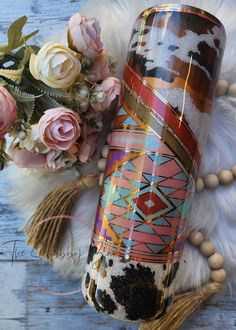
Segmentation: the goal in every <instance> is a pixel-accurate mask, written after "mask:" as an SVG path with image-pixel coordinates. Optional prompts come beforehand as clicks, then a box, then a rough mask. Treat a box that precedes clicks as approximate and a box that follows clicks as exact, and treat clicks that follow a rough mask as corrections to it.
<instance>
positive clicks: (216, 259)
mask: <svg viewBox="0 0 236 330" xmlns="http://www.w3.org/2000/svg"><path fill="white" fill-rule="evenodd" d="M223 264H224V258H223V257H222V255H221V254H219V253H214V254H213V255H212V256H210V257H209V258H208V265H209V266H210V268H211V269H219V268H221V267H222V266H223Z"/></svg>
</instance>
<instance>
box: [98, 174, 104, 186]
mask: <svg viewBox="0 0 236 330" xmlns="http://www.w3.org/2000/svg"><path fill="white" fill-rule="evenodd" d="M103 177H104V173H100V175H99V186H101V185H102V183H103Z"/></svg>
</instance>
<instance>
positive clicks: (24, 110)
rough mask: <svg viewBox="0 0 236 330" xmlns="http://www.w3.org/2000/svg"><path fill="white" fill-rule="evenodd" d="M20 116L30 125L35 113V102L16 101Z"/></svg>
mask: <svg viewBox="0 0 236 330" xmlns="http://www.w3.org/2000/svg"><path fill="white" fill-rule="evenodd" d="M16 104H17V110H18V116H19V118H20V119H23V120H24V121H25V122H26V123H29V122H30V120H31V118H32V116H33V112H34V107H35V102H34V101H31V102H21V101H16Z"/></svg>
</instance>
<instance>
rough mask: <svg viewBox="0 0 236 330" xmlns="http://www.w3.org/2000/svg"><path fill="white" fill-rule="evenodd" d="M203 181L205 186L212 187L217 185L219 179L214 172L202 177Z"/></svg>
mask: <svg viewBox="0 0 236 330" xmlns="http://www.w3.org/2000/svg"><path fill="white" fill-rule="evenodd" d="M204 183H205V185H206V187H207V188H209V189H214V188H216V187H218V186H219V179H218V177H217V176H216V175H215V174H208V175H207V176H206V177H205V178H204Z"/></svg>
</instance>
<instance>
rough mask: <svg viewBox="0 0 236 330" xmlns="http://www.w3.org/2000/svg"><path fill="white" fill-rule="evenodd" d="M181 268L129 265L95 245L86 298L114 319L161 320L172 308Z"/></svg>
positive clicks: (91, 251)
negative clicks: (177, 277) (177, 276)
mask: <svg viewBox="0 0 236 330" xmlns="http://www.w3.org/2000/svg"><path fill="white" fill-rule="evenodd" d="M178 266H179V263H175V264H174V265H167V264H154V263H143V262H137V261H130V260H128V261H126V260H125V259H122V258H120V257H117V256H114V255H111V254H109V253H106V252H104V251H103V252H101V251H99V250H98V249H97V247H96V246H94V245H91V246H90V249H89V254H88V260H87V266H86V269H85V274H84V276H83V280H82V290H83V294H84V297H85V299H86V300H87V302H88V303H89V304H90V305H91V306H93V307H94V308H96V310H97V311H99V312H103V313H105V314H107V315H110V316H112V317H113V318H117V319H122V320H127V321H132V322H141V321H144V320H149V319H152V318H156V317H160V316H162V315H164V314H165V313H166V312H167V311H168V309H169V307H170V306H171V303H172V300H173V293H174V289H175V284H174V279H175V275H176V272H177V270H178Z"/></svg>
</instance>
